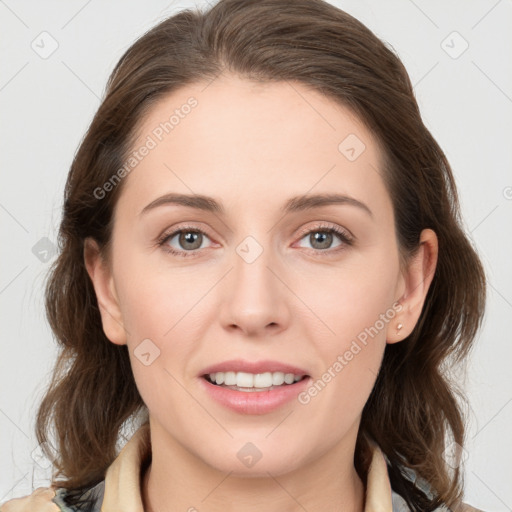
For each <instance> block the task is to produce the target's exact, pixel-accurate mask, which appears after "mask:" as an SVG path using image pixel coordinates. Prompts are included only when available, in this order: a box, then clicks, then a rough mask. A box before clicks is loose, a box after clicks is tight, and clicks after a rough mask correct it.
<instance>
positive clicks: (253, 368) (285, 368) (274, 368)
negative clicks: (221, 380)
mask: <svg viewBox="0 0 512 512" xmlns="http://www.w3.org/2000/svg"><path fill="white" fill-rule="evenodd" d="M217 372H247V373H254V374H256V373H265V372H283V373H293V374H294V375H308V373H307V372H306V370H303V369H302V368H298V367H297V366H293V365H290V364H287V363H280V362H279V361H269V360H265V361H245V360H243V359H231V360H230V361H223V362H222V363H216V364H212V365H211V366H208V367H207V368H204V369H203V370H202V371H201V373H200V376H201V377H202V376H203V375H208V374H209V373H217Z"/></svg>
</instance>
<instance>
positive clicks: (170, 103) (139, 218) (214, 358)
mask: <svg viewBox="0 0 512 512" xmlns="http://www.w3.org/2000/svg"><path fill="white" fill-rule="evenodd" d="M191 96H193V97H194V98H195V99H196V100H197V101H198V104H197V106H196V107H195V108H193V109H192V110H191V111H190V113H189V114H188V115H186V116H183V118H182V119H180V121H179V124H177V125H176V126H174V128H173V130H172V131H170V132H169V133H168V134H164V136H163V137H162V140H161V141H157V142H158V143H157V145H156V147H154V148H153V149H151V150H150V151H149V153H148V154H147V156H145V157H144V158H143V159H142V161H141V162H140V163H138V165H137V166H136V167H135V168H134V169H133V170H132V171H131V172H130V174H129V175H127V176H126V177H125V178H124V179H125V180H127V181H126V183H124V187H125V188H124V189H123V191H122V194H121V196H120V199H119V202H118V204H117V206H116V210H115V223H114V230H113V246H112V247H113V249H112V259H111V261H110V262H108V263H105V262H104V261H103V260H102V259H101V258H100V257H99V255H98V251H97V248H96V245H95V243H94V242H93V241H91V240H88V243H87V244H86V248H85V251H84V257H85V261H86V265H87V269H88V272H89V275H90V277H91V279H92V281H93V283H94V287H95V290H96V294H97V297H98V303H99V305H100V311H101V315H102V322H103V328H104V331H105V334H106V336H107V337H108V338H109V340H111V342H112V343H116V344H120V345H121V344H128V347H129V352H130V357H131V362H132V368H133V372H134V376H135V380H136V383H137V387H138V389H139V391H140V393H141V396H142V398H143V400H144V402H145V403H146V405H147V406H148V409H149V412H150V425H151V439H152V448H153V452H152V453H153V456H152V464H151V466H150V469H149V471H148V472H146V474H145V477H144V481H143V485H142V491H143V499H144V502H145V507H146V510H149V511H156V510H158V511H166V510H169V511H170V510H188V509H189V508H190V507H195V508H196V509H197V510H201V511H217V510H223V511H226V510H235V509H236V510H237V511H253V510H267V511H269V512H273V511H281V512H282V511H295V510H297V511H298V510H303V507H304V508H306V509H307V510H311V511H313V510H333V509H337V510H345V511H362V510H363V506H364V487H363V484H362V482H361V480H360V479H359V477H358V475H357V473H356V471H355V468H354V464H353V460H354V448H355V442H356V436H357V431H358V427H359V422H360V417H361V412H362V409H363V407H364V405H365V403H366V401H367V399H368V396H369V394H370V392H371V390H372V387H373V385H374V382H375V379H376V376H377V374H378V371H379V367H380V364H381V361H382V357H383V353H384V349H385V346H386V343H396V342H401V341H402V340H403V339H404V338H405V337H407V335H408V334H410V332H411V331H412V329H413V328H414V325H415V324H416V322H417V320H418V318H419V315H420V313H421V309H422V306H423V303H424V300H425V297H426V294H427V291H428V287H429V286H430V283H431V280H432V277H433V273H434V269H435V265H436V261H437V238H436V236H435V234H434V232H433V231H431V230H424V231H423V232H422V235H421V245H420V248H419V250H418V252H417V253H416V254H415V256H414V258H412V259H411V260H410V262H409V264H408V266H407V268H403V269H401V268H400V263H399V252H398V246H397V239H396V233H395V228H394V216H393V209H392V203H391V199H390V196H389V194H388V192H387V190H386V188H385V186H384V183H383V180H382V177H381V175H380V174H379V172H380V169H381V150H380V147H379V145H378V143H377V141H376V139H375V138H374V137H373V136H372V135H371V133H370V132H369V131H368V130H367V129H366V128H365V126H364V125H363V124H362V123H361V122H360V121H359V120H358V119H357V118H356V117H355V116H353V115H352V114H351V112H350V111H349V110H348V109H346V108H345V107H342V106H340V105H338V104H336V103H334V102H332V101H331V100H329V99H327V98H325V97H323V96H322V95H320V94H319V93H317V92H315V91H312V90H309V89H308V88H307V87H306V86H304V85H302V84H299V83H287V82H279V83H272V84H268V83H267V84H257V83H253V82H250V81H248V80H246V79H242V78H239V77H236V76H233V75H222V76H221V77H219V78H217V79H216V80H214V81H213V82H212V83H211V84H210V85H207V84H204V83H201V84H193V85H189V86H187V87H185V88H183V89H181V90H179V91H176V92H174V93H173V94H171V95H169V96H167V97H166V98H164V99H163V100H161V101H160V102H158V103H156V104H155V105H153V106H152V108H151V110H150V111H149V112H148V114H147V116H146V118H145V119H144V120H143V122H142V124H141V127H140V130H139V138H138V140H137V142H136V144H135V145H134V149H135V148H139V147H140V146H141V145H143V144H144V141H146V140H147V137H148V135H149V136H151V137H153V138H155V137H154V135H152V134H153V133H154V130H155V128H156V127H158V126H159V124H160V123H161V122H163V121H165V120H167V119H169V116H170V114H172V112H173V111H174V110H175V109H176V108H180V106H181V105H183V104H185V103H186V102H187V99H188V98H190V97H191ZM349 134H355V135H356V136H357V137H358V138H359V139H360V140H361V141H363V143H364V145H365V149H364V151H363V152H362V153H361V154H360V156H359V157H358V158H356V159H355V160H354V161H350V160H349V159H347V158H346V156H345V154H343V153H342V152H340V150H339V149H338V146H339V144H340V142H342V141H343V140H344V139H345V137H347V136H348V135H349ZM169 192H176V193H184V194H192V193H195V194H203V195H207V196H212V197H214V198H215V199H216V200H217V201H219V202H222V204H223V205H224V208H225V210H226V212H225V214H224V215H220V214H214V213H209V212H203V211H199V210H195V209H192V208H190V207H185V206H178V205H166V206H160V207H158V208H155V209H152V210H151V211H149V212H147V213H145V214H142V215H140V212H141V210H142V209H143V208H144V207H145V206H146V205H148V204H149V203H150V202H152V201H153V200H154V199H156V198H157V197H159V196H161V195H164V194H166V193H169ZM333 192H336V193H340V194H346V195H349V196H351V197H353V198H356V199H357V200H359V201H361V202H363V203H365V204H366V205H367V206H368V208H369V209H370V210H371V212H372V215H369V214H368V213H367V212H366V211H364V209H362V208H358V207H356V206H353V205H348V204H344V205H328V206H322V207H321V208H315V209H311V210H306V211H300V212H294V213H289V214H286V215H283V213H282V212H281V211H280V208H281V207H282V205H283V204H284V203H285V201H286V200H288V199H289V198H290V197H292V196H296V195H302V194H306V193H308V194H314V193H333ZM325 223H327V225H328V227H331V226H333V227H336V226H337V227H339V228H341V229H342V230H344V231H347V232H348V233H349V234H350V235H352V237H353V238H354V241H353V243H352V244H351V245H347V244H345V243H344V242H343V241H342V240H341V239H339V238H338V236H337V235H336V234H335V233H333V234H332V241H331V244H330V245H329V241H328V240H327V241H326V242H324V245H322V244H321V243H320V242H321V241H316V242H315V239H314V233H315V232H313V233H311V234H301V233H302V232H303V230H304V231H305V230H310V229H315V228H318V227H319V225H321V224H322V225H325ZM189 224H191V225H192V227H193V228H195V229H200V230H203V231H204V232H205V233H206V234H205V235H203V238H202V242H201V240H200V241H199V242H198V246H199V243H201V245H200V246H199V247H200V248H198V249H193V251H191V250H190V249H189V247H190V246H193V244H192V243H191V242H190V241H189V242H188V245H187V241H186V240H185V243H184V245H180V243H179V241H180V240H179V239H180V237H179V234H178V235H174V237H173V238H172V239H169V240H167V242H166V245H164V246H159V245H158V243H157V241H156V240H157V239H158V237H159V236H160V235H161V234H163V233H164V232H166V231H167V232H169V233H170V232H171V229H179V228H185V229H186V226H187V225H189ZM317 231H320V232H322V233H324V232H325V227H322V228H321V229H317ZM247 236H251V237H253V238H254V239H255V240H256V241H257V243H258V244H259V246H260V247H261V249H262V253H261V254H260V255H259V256H258V257H257V258H256V259H255V260H254V261H253V262H252V263H247V262H246V261H245V260H244V259H243V258H242V257H241V256H240V255H239V253H238V252H237V247H238V246H239V245H240V244H241V243H242V242H243V241H244V239H245V238H246V237H247ZM327 236H329V235H328V234H327ZM182 243H183V240H182ZM165 246H167V247H169V246H171V247H172V248H174V249H176V250H178V251H181V252H182V253H184V252H187V250H188V252H189V253H190V252H194V255H192V256H190V257H186V258H184V257H180V256H176V255H172V254H169V253H168V252H166V251H165V250H164V247H165ZM193 247H197V246H193ZM340 247H341V250H339V248H340ZM329 254H330V256H329ZM396 301H399V304H400V305H401V309H400V311H399V312H396V313H395V314H394V315H393V318H392V319H390V320H389V321H388V322H385V325H384V328H382V329H380V330H379V332H378V334H377V335H375V336H373V337H372V338H369V342H368V343H367V345H366V346H364V348H362V350H360V351H359V353H358V354H357V355H355V356H354V357H353V359H352V360H351V361H350V362H349V363H348V364H347V365H346V366H344V368H343V370H342V371H340V372H339V373H337V374H336V377H335V378H333V379H332V380H331V382H329V383H328V385H327V386H325V388H324V389H323V390H322V391H321V392H320V393H318V395H317V396H315V397H314V399H312V400H311V401H310V402H309V403H307V404H301V403H299V402H298V401H296V400H293V401H291V402H289V403H287V404H285V405H284V406H283V407H281V408H279V409H277V410H276V411H273V412H271V413H267V414H261V415H244V414H240V413H236V412H234V411H231V410H229V409H227V408H224V407H223V406H221V405H219V404H217V403H215V402H213V401H212V400H211V399H210V398H209V397H208V396H207V395H206V393H205V392H204V390H203V389H202V386H200V384H202V383H201V382H200V381H199V375H200V373H201V370H202V369H204V368H205V367H207V366H209V365H211V364H214V363H219V362H222V361H225V360H228V359H233V358H241V359H246V360H248V361H257V360H262V359H272V360H277V361H280V362H285V363H289V364H292V365H295V366H298V367H300V368H303V369H305V370H307V373H308V374H309V375H311V376H312V377H313V379H314V380H316V379H318V378H321V376H322V374H323V373H324V372H326V370H327V369H328V368H329V367H332V365H333V363H334V362H335V361H336V360H337V357H338V355H340V354H344V353H345V352H346V351H347V350H348V349H349V348H350V346H351V343H352V341H353V340H354V339H356V337H357V335H358V334H359V333H361V332H362V331H364V329H365V328H369V327H370V326H374V325H375V324H376V321H377V320H378V319H379V315H381V314H385V313H386V312H389V311H390V310H391V311H393V309H392V306H393V304H396V303H397V302H396ZM393 312H395V311H393ZM400 323H401V324H402V325H403V327H402V329H401V330H399V331H398V330H397V325H398V324H400ZM148 338H149V339H150V340H151V342H152V343H153V344H154V346H156V347H158V349H159V350H160V354H159V357H157V358H156V359H155V360H154V361H153V362H152V363H151V364H150V365H147V366H146V365H144V364H142V363H141V361H140V360H139V359H138V358H137V357H136V356H135V354H134V350H135V349H136V348H137V346H138V345H139V344H140V343H141V342H142V340H144V339H148ZM405 342H406V341H405ZM151 346H153V345H151ZM247 442H251V443H253V444H254V445H255V446H256V447H257V448H258V450H259V451H260V452H261V454H262V456H261V459H260V460H259V461H258V462H257V463H256V464H255V465H254V466H252V467H250V468H249V467H246V466H245V465H244V464H242V463H241V461H240V460H239V458H238V457H237V453H238V451H239V450H240V449H241V448H242V447H243V446H244V445H245V444H246V443H247ZM255 497H257V499H255Z"/></svg>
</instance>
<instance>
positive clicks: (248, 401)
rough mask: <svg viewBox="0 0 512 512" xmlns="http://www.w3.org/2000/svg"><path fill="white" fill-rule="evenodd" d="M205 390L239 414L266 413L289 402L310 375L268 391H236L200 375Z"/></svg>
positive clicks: (302, 387) (305, 385) (304, 386)
mask: <svg viewBox="0 0 512 512" xmlns="http://www.w3.org/2000/svg"><path fill="white" fill-rule="evenodd" d="M199 380H201V381H202V385H203V386H204V388H205V390H206V392H207V393H208V394H209V396H210V397H211V398H213V399H214V400H215V401H216V402H218V403H219V404H221V405H223V406H225V407H228V408H229V409H232V410H233V411H236V412H238V413H241V414H266V413H269V412H272V411H274V410H276V409H278V408H279V407H281V406H283V405H284V404H286V403H288V402H290V401H291V400H293V399H294V398H295V399H296V398H297V395H298V394H299V393H300V392H302V391H304V389H305V388H306V387H307V386H308V384H309V381H310V380H311V377H306V378H305V379H302V380H300V381H298V382H294V383H293V384H284V385H282V386H279V387H276V388H274V389H270V390H268V391H236V390H234V389H229V388H224V387H222V386H217V385H215V384H212V383H211V382H209V381H208V380H206V379H205V378H204V377H200V378H199Z"/></svg>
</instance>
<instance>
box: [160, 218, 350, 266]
mask: <svg viewBox="0 0 512 512" xmlns="http://www.w3.org/2000/svg"><path fill="white" fill-rule="evenodd" d="M187 232H193V233H201V234H202V235H206V236H207V237H208V238H210V237H209V236H208V233H206V232H204V231H203V230H202V229H199V228H197V227H195V226H182V227H180V228H179V229H175V230H174V231H172V232H170V233H168V232H164V233H163V234H162V235H161V236H160V237H159V238H158V241H157V244H158V246H159V247H162V249H163V250H164V251H165V252H167V253H169V254H172V255H174V256H179V257H182V258H190V257H194V256H195V255H196V254H197V251H198V250H199V249H194V250H193V251H177V250H176V249H172V248H171V247H169V246H168V245H166V243H167V241H168V240H170V239H172V238H174V236H175V235H177V234H179V233H187ZM317 232H319V233H334V234H335V235H337V236H338V237H339V239H340V240H341V241H342V242H343V245H342V246H341V247H338V248H336V249H325V250H322V249H310V250H312V251H315V252H317V253H328V254H323V255H322V256H325V257H329V256H332V255H333V253H335V254H337V253H338V252H339V251H341V250H344V249H345V246H351V245H352V244H353V238H352V236H351V235H349V234H348V233H347V231H345V230H344V229H341V228H339V227H337V226H335V225H332V224H321V225H319V226H315V227H314V228H312V229H311V228H309V229H306V230H303V231H301V232H300V235H299V240H302V239H303V238H304V237H305V236H306V235H309V234H311V233H317ZM164 245H165V247H164Z"/></svg>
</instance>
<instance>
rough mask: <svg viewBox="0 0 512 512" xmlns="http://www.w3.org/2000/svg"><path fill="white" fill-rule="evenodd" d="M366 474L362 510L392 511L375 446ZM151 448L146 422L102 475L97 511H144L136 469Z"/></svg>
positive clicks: (383, 463) (383, 466)
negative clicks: (102, 487) (102, 486)
mask: <svg viewBox="0 0 512 512" xmlns="http://www.w3.org/2000/svg"><path fill="white" fill-rule="evenodd" d="M372 449H373V456H372V462H371V465H370V468H369V470H368V475H367V486H366V505H365V508H364V512H392V511H393V507H392V501H391V485H390V482H389V477H388V471H387V467H386V461H385V459H384V455H383V453H382V451H381V450H380V448H379V447H378V446H377V445H375V444H374V445H373V446H372ZM150 450H151V444H150V436H149V425H148V424H146V425H143V426H142V427H140V428H139V429H138V430H137V431H136V432H135V433H134V435H133V436H132V438H131V439H130V440H129V441H128V442H127V443H126V444H125V446H124V447H123V449H122V450H121V452H120V453H119V455H118V456H117V458H116V459H115V460H114V462H113V463H112V464H111V465H110V466H109V468H108V470H107V473H106V475H105V491H104V496H103V504H102V506H101V512H118V511H119V510H122V511H123V512H144V508H143V506H142V498H141V490H140V470H141V464H142V462H143V460H144V459H145V458H146V457H147V456H148V453H149V452H150Z"/></svg>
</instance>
